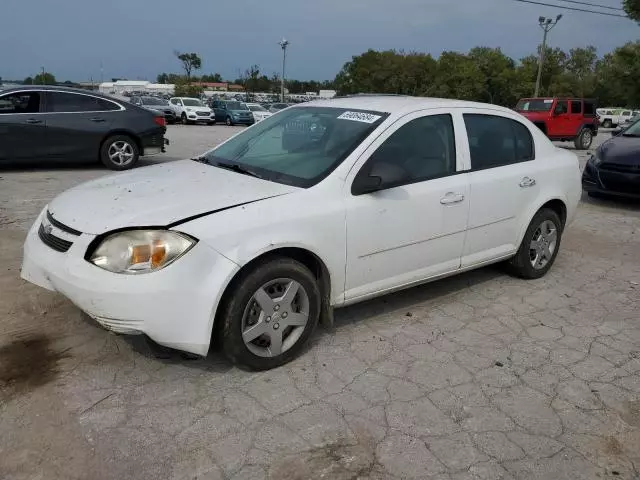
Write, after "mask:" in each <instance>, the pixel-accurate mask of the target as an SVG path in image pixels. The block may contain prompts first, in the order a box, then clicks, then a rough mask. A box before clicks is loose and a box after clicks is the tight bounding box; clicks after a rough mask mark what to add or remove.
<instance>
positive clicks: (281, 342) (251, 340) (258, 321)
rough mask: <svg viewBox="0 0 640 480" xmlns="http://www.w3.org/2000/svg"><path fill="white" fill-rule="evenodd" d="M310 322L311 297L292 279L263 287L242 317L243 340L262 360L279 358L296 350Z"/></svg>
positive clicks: (271, 282)
mask: <svg viewBox="0 0 640 480" xmlns="http://www.w3.org/2000/svg"><path fill="white" fill-rule="evenodd" d="M308 321H309V295H308V293H307V292H306V290H305V289H304V287H303V286H302V285H301V284H300V283H298V282H297V281H295V280H292V279H290V278H277V279H275V280H271V281H269V282H267V283H265V284H264V285H262V286H261V287H260V288H259V289H258V290H257V291H256V292H255V293H254V294H253V296H252V297H251V299H250V300H249V302H248V304H247V306H246V307H245V310H244V314H243V317H242V339H243V341H244V344H245V345H246V347H247V348H248V349H249V351H251V352H252V353H253V354H254V355H257V356H259V357H276V356H279V355H281V354H282V353H284V352H286V351H287V350H289V349H290V348H291V347H293V346H294V345H295V344H296V342H297V341H298V340H299V339H300V337H301V336H302V333H303V332H304V330H305V327H306V326H307V323H308Z"/></svg>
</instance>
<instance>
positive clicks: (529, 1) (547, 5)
mask: <svg viewBox="0 0 640 480" xmlns="http://www.w3.org/2000/svg"><path fill="white" fill-rule="evenodd" d="M513 1H514V2H522V3H533V4H534V5H544V6H545V7H555V8H562V9H564V10H573V11H576V12H585V13H594V14H596V15H606V16H607V17H620V18H627V19H628V18H629V17H628V16H626V15H619V14H617V13H606V12H596V11H595V10H586V9H584V8H575V7H565V6H563V5H553V4H551V3H543V2H534V1H533V0H513ZM558 1H563V0H558Z"/></svg>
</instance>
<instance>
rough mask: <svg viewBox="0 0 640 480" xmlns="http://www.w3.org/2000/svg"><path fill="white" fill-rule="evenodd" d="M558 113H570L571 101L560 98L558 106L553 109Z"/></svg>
mask: <svg viewBox="0 0 640 480" xmlns="http://www.w3.org/2000/svg"><path fill="white" fill-rule="evenodd" d="M553 112H554V113H555V114H556V115H562V114H564V113H569V102H567V101H566V100H560V101H558V103H556V108H555V109H554V110H553Z"/></svg>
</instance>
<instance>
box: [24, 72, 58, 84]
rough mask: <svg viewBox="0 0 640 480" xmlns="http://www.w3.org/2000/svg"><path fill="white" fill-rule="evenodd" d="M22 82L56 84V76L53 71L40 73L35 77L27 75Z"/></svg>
mask: <svg viewBox="0 0 640 480" xmlns="http://www.w3.org/2000/svg"><path fill="white" fill-rule="evenodd" d="M22 83H23V84H24V85H55V84H56V77H54V76H53V74H51V73H47V72H45V73H44V74H42V73H39V74H37V75H36V76H35V77H27V78H25V79H24V80H23V81H22Z"/></svg>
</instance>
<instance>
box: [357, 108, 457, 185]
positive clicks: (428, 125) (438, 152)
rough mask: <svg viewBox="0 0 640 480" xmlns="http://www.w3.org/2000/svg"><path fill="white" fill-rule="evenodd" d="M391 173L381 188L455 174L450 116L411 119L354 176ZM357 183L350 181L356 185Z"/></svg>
mask: <svg viewBox="0 0 640 480" xmlns="http://www.w3.org/2000/svg"><path fill="white" fill-rule="evenodd" d="M376 171H385V172H392V175H391V177H393V178H394V179H396V180H394V181H393V182H392V184H388V185H385V184H383V185H382V187H383V188H391V187H396V186H399V185H407V184H411V183H416V182H421V181H425V180H430V179H434V178H439V177H444V176H447V175H451V174H452V173H454V172H455V171H456V147H455V136H454V133H453V120H452V118H451V115H430V116H426V117H420V118H416V119H413V120H411V121H409V122H407V123H406V124H404V125H403V126H401V127H400V128H399V129H398V130H396V131H395V132H393V133H392V134H391V136H390V137H389V138H387V139H386V140H385V141H384V143H383V144H382V145H380V147H379V148H378V149H377V150H376V151H375V152H374V153H373V155H371V157H369V160H367V163H366V164H365V165H364V166H363V167H362V169H361V170H360V172H358V176H361V175H366V176H369V175H375V172H376ZM356 182H357V180H355V181H354V183H356Z"/></svg>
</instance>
